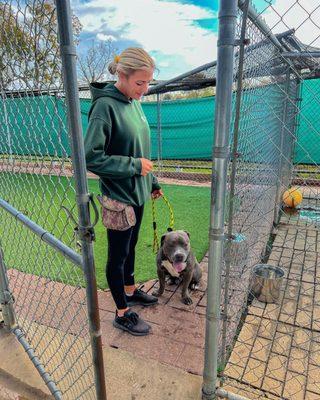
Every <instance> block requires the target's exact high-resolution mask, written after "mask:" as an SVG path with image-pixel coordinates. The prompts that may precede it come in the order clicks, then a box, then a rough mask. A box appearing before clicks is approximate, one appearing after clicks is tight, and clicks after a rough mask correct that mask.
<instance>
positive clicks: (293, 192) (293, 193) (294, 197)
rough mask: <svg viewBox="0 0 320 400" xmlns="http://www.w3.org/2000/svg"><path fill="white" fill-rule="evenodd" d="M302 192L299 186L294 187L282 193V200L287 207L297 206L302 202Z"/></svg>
mask: <svg viewBox="0 0 320 400" xmlns="http://www.w3.org/2000/svg"><path fill="white" fill-rule="evenodd" d="M302 199H303V197H302V193H301V192H300V190H299V189H298V188H295V187H292V188H290V189H288V190H286V191H285V192H284V193H283V195H282V200H283V202H284V204H285V205H286V206H287V207H290V208H295V207H297V206H298V205H299V204H300V203H301V202H302Z"/></svg>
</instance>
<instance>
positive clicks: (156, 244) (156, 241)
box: [151, 194, 174, 253]
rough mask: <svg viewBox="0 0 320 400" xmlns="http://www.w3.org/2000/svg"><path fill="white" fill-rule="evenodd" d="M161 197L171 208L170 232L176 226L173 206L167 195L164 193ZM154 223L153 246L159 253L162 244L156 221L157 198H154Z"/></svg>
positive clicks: (152, 204)
mask: <svg viewBox="0 0 320 400" xmlns="http://www.w3.org/2000/svg"><path fill="white" fill-rule="evenodd" d="M161 198H162V199H163V200H164V202H165V203H166V205H167V207H168V209H169V213H170V219H169V226H168V229H167V230H168V232H170V231H173V227H174V215H173V208H172V206H171V204H170V202H169V200H168V199H167V197H166V196H165V195H164V194H163V195H162V196H161ZM151 206H152V225H153V246H152V250H153V252H154V253H157V252H158V250H159V248H160V244H159V236H158V230H157V222H156V208H155V199H152V203H151Z"/></svg>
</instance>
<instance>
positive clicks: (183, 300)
mask: <svg viewBox="0 0 320 400" xmlns="http://www.w3.org/2000/svg"><path fill="white" fill-rule="evenodd" d="M182 303H184V304H187V305H188V306H189V305H190V304H192V303H193V301H192V298H191V297H189V296H188V297H182Z"/></svg>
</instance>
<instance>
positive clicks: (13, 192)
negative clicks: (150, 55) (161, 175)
mask: <svg viewBox="0 0 320 400" xmlns="http://www.w3.org/2000/svg"><path fill="white" fill-rule="evenodd" d="M72 186H73V180H72V179H68V178H65V177H56V176H51V177H49V176H43V175H35V174H8V173H4V172H3V173H0V187H2V189H1V191H2V193H3V196H2V197H3V198H4V200H6V201H8V202H9V203H10V204H12V205H13V206H14V207H15V208H16V209H17V210H19V211H21V212H23V213H24V214H26V215H28V216H29V218H31V219H32V220H33V221H35V222H36V223H37V224H39V225H40V226H42V227H43V228H44V229H46V230H48V231H49V232H51V233H53V234H54V235H55V236H56V237H58V238H59V239H60V240H62V241H63V242H64V243H66V244H68V245H70V246H72V247H73V248H75V240H74V239H73V228H74V224H73V223H72V222H70V220H68V219H67V217H66V214H65V212H64V211H63V210H62V209H61V205H64V206H66V207H67V208H69V209H71V210H72V211H73V213H74V214H76V213H75V211H74V210H75V195H74V192H73V189H72ZM163 190H164V192H165V194H166V196H167V197H168V199H169V201H170V203H171V205H172V207H173V210H174V217H175V226H174V228H175V229H185V230H187V231H188V232H189V233H190V235H191V244H192V248H193V251H194V253H195V254H196V256H197V258H198V259H199V260H201V258H202V257H203V256H204V254H205V253H206V251H207V249H208V223H209V204H210V188H207V187H189V186H176V185H163ZM89 191H90V192H93V193H95V194H98V193H99V187H98V181H97V180H94V179H90V180H89ZM156 212H157V226H158V235H159V237H160V236H161V234H163V233H164V232H165V231H166V229H167V227H168V224H169V212H168V209H167V207H166V205H165V203H164V202H163V201H162V200H161V199H160V200H157V202H156ZM0 220H1V222H2V223H1V225H0V237H1V238H2V247H3V249H4V254H5V262H6V265H7V268H16V269H19V270H21V271H23V272H26V273H32V274H35V275H41V276H44V277H48V278H50V279H53V280H57V281H61V282H64V283H68V284H72V285H83V284H84V282H83V278H82V273H81V271H80V270H79V269H78V268H77V267H75V266H74V265H73V264H72V263H71V262H69V261H67V260H65V258H64V257H63V256H61V255H60V254H58V253H57V252H56V251H54V250H52V249H51V248H50V247H49V246H48V245H46V244H45V243H44V242H43V241H40V240H39V239H38V237H36V236H35V235H34V234H33V233H31V232H30V231H29V230H28V229H27V228H25V227H23V226H22V224H21V223H20V222H17V221H15V220H14V219H13V217H12V216H10V215H8V213H7V212H6V211H4V210H0ZM95 233H96V241H95V242H94V255H95V264H96V278H97V283H98V286H99V287H100V288H102V289H104V288H106V287H107V284H106V278H105V264H106V259H107V246H108V245H107V238H106V231H105V228H104V227H103V225H102V223H101V221H100V219H99V222H98V224H97V226H96V227H95ZM152 243H153V229H152V213H151V202H150V201H148V202H147V204H146V207H145V212H144V217H143V222H142V228H141V232H140V236H139V242H138V245H137V251H136V281H137V282H144V281H147V280H149V279H152V278H155V277H156V266H155V254H154V253H153V252H152Z"/></svg>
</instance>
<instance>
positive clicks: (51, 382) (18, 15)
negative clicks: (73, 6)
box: [0, 0, 103, 399]
mask: <svg viewBox="0 0 320 400" xmlns="http://www.w3.org/2000/svg"><path fill="white" fill-rule="evenodd" d="M58 6H59V7H60V14H62V15H64V16H65V15H67V17H68V15H69V16H70V12H69V11H70V10H69V9H68V4H67V2H64V4H62V7H61V4H60V2H57V7H58ZM61 10H62V11H61ZM60 18H62V17H60ZM70 19H71V17H70ZM72 20H73V31H74V32H75V37H74V38H73V41H74V42H75V41H76V40H77V37H76V34H77V25H78V24H79V21H78V20H77V19H76V17H73V18H72ZM0 21H1V27H0V41H1V46H0V51H1V56H0V59H1V61H0V63H1V68H0V71H1V72H0V82H1V100H0V109H1V113H0V118H1V124H0V125H1V128H0V198H1V200H0V206H1V207H0V220H1V224H0V241H1V245H0V247H1V249H2V250H3V253H2V252H1V255H0V266H1V279H0V280H1V289H2V290H1V304H2V312H3V314H4V317H5V318H4V322H5V325H7V328H9V329H11V331H12V332H13V333H15V335H16V336H17V338H18V340H19V341H20V342H21V344H22V345H23V347H24V348H25V350H26V351H27V353H28V355H29V356H30V358H31V359H32V361H33V362H34V364H35V365H36V367H37V369H38V371H39V372H40V374H41V375H42V378H43V379H44V380H45V382H46V384H47V386H48V388H49V389H50V391H51V393H52V394H53V396H54V397H55V398H57V399H60V398H62V397H63V398H64V399H95V398H96V390H95V387H96V385H95V383H96V381H95V374H94V363H93V360H92V349H91V344H92V340H91V333H92V327H91V328H90V324H92V322H91V320H92V315H90V313H89V312H88V309H87V301H90V300H88V298H89V297H90V296H88V293H94V292H95V282H94V281H90V279H89V278H88V275H86V268H87V267H86V265H88V264H86V261H87V260H85V254H83V252H82V250H81V243H82V244H83V243H84V232H83V230H85V229H86V226H82V227H79V225H81V222H80V223H79V222H76V221H78V218H80V221H81V215H80V214H79V217H78V207H77V198H78V204H79V201H80V202H81V201H84V200H83V198H84V196H82V197H81V195H82V193H81V189H82V188H81V187H79V185H80V184H79V181H80V179H79V175H78V182H77V181H76V180H75V173H76V172H77V171H76V170H75V168H77V165H74V164H73V162H72V161H71V158H70V156H71V154H72V152H71V148H72V147H73V148H74V149H75V151H77V150H78V149H77V147H75V146H76V145H77V143H76V142H75V139H74V137H72V135H71V132H72V131H71V130H69V128H70V125H69V126H68V123H67V121H68V106H69V104H68V103H67V99H66V95H67V96H69V97H70V96H71V95H72V93H71V92H70V91H69V92H68V93H66V89H65V86H64V85H63V79H62V67H63V63H62V57H61V55H60V45H59V41H58V23H57V8H56V3H55V2H53V1H46V0H43V1H42V0H32V1H19V0H17V1H14V2H13V1H1V2H0ZM60 24H62V22H61V21H60ZM60 29H63V28H61V27H60ZM61 33H62V31H61V32H60V37H62V36H63V35H62V34H61ZM69 39H70V38H69ZM69 39H68V34H67V32H66V28H65V32H64V37H63V38H62V39H61V40H65V43H63V42H61V43H60V44H61V46H62V47H61V48H62V49H65V48H67V50H68V49H70V48H71V46H72V43H69V47H68V43H67V41H68V40H69ZM69 54H70V53H69ZM67 57H68V54H67V55H65V60H66V59H67ZM65 63H66V61H65ZM69 112H70V109H69ZM77 156H78V157H79V158H81V154H76V155H75V157H77ZM74 160H77V158H74ZM76 163H77V161H76ZM80 163H82V164H83V165H84V159H82V160H80ZM79 198H80V200H79ZM85 201H88V200H87V199H86V200H85ZM80 208H81V207H80ZM79 212H80V211H79ZM82 225H84V224H82ZM75 228H76V229H75ZM86 242H88V239H86ZM93 268H94V267H93ZM93 272H94V269H93ZM86 289H87V292H86ZM12 305H13V307H12ZM89 306H90V305H89ZM13 310H14V311H13ZM102 372H103V368H102ZM101 398H102V397H101Z"/></svg>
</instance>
